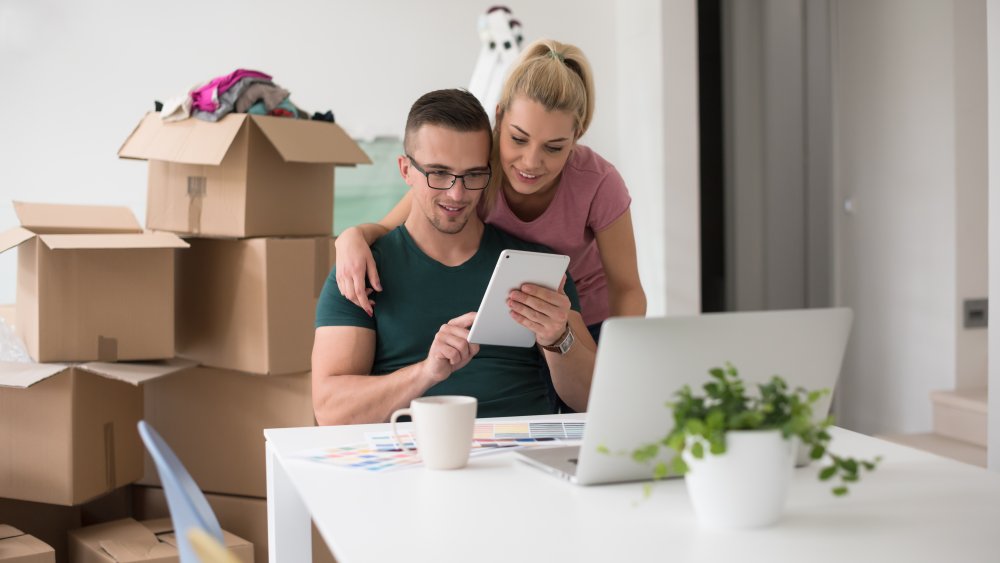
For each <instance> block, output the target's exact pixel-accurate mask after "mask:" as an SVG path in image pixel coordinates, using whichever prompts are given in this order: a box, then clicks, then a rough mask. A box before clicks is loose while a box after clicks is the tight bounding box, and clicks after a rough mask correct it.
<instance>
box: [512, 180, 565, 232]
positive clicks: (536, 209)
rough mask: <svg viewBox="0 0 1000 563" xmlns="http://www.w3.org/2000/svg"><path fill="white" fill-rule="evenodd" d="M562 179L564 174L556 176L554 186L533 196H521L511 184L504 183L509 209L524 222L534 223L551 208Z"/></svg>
mask: <svg viewBox="0 0 1000 563" xmlns="http://www.w3.org/2000/svg"><path fill="white" fill-rule="evenodd" d="M561 179H562V174H559V176H556V178H555V180H553V181H552V184H551V185H550V186H548V187H546V188H545V189H544V190H542V191H540V192H535V193H533V194H521V193H518V192H517V191H515V190H514V188H513V187H511V185H510V182H507V181H504V183H503V195H504V198H505V199H506V201H507V207H509V208H510V210H511V212H512V213H514V215H515V216H516V217H517V218H518V219H520V220H522V221H525V222H527V221H534V220H535V219H538V218H539V217H541V216H542V213H545V210H546V209H548V208H549V204H551V203H552V200H553V199H555V196H556V191H557V190H558V188H559V181H560V180H561Z"/></svg>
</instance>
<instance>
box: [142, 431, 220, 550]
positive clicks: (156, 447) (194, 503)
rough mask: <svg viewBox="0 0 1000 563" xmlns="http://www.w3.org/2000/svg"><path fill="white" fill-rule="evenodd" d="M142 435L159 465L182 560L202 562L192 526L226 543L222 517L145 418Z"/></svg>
mask: <svg viewBox="0 0 1000 563" xmlns="http://www.w3.org/2000/svg"><path fill="white" fill-rule="evenodd" d="M139 436H141V437H142V442H143V443H144V444H145V445H146V449H147V450H149V455H150V456H152V458H153V462H154V463H155V464H156V471H157V473H159V474H160V482H161V483H162V484H163V492H164V493H165V494H166V497H167V507H169V509H170V519H171V520H172V521H173V524H174V534H175V535H176V537H177V550H178V552H179V553H180V561H181V563H199V562H200V558H199V557H198V554H197V552H196V551H195V549H194V547H193V546H192V545H191V541H190V536H189V534H190V532H191V530H193V529H197V530H204V531H205V532H206V533H208V535H209V536H212V537H214V538H215V539H216V540H217V541H218V542H219V543H220V544H222V543H224V542H223V539H222V527H221V526H219V520H218V519H217V518H216V517H215V513H214V512H212V507H211V506H209V505H208V501H207V500H205V495H203V494H202V492H201V490H200V489H199V488H198V485H196V484H195V482H194V479H192V478H191V474H190V473H188V472H187V469H184V464H182V463H181V460H179V459H177V455H176V454H174V452H173V450H171V449H170V446H168V445H167V443H166V442H165V441H164V440H163V438H162V437H161V436H160V434H159V433H158V432H157V431H156V430H154V429H153V427H152V426H150V425H149V424H147V423H146V421H145V420H140V421H139Z"/></svg>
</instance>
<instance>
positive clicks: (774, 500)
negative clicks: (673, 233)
mask: <svg viewBox="0 0 1000 563" xmlns="http://www.w3.org/2000/svg"><path fill="white" fill-rule="evenodd" d="M797 446H798V439H791V440H785V439H784V438H782V436H781V431H779V430H736V431H730V432H728V433H727V434H726V453H724V454H722V455H712V454H711V453H709V452H708V444H705V456H704V457H703V458H702V459H700V460H699V459H695V458H694V457H693V456H692V455H691V454H690V452H689V451H688V450H689V448H688V449H685V451H684V461H685V462H687V464H688V467H689V469H690V471H689V472H688V474H687V475H686V476H685V477H684V479H685V481H686V483H687V489H688V495H690V497H691V504H692V505H693V506H694V511H695V514H696V515H697V516H698V521H699V522H700V523H701V524H702V525H703V526H705V527H708V528H721V529H741V528H760V527H763V526H769V525H771V524H773V523H774V522H776V521H777V520H778V518H780V517H781V512H782V510H783V509H784V506H785V499H786V497H787V496H788V485H789V484H790V482H791V478H792V470H793V469H794V467H795V454H796V451H797V449H798V447H797Z"/></svg>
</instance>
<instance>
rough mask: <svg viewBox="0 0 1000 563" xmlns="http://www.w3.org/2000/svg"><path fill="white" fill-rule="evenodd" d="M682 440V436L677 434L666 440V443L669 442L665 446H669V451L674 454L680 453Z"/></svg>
mask: <svg viewBox="0 0 1000 563" xmlns="http://www.w3.org/2000/svg"><path fill="white" fill-rule="evenodd" d="M684 440H685V438H684V434H682V433H680V432H678V433H675V434H672V435H671V436H670V437H669V438H667V441H668V442H669V443H668V444H667V445H668V446H670V449H672V450H674V451H675V452H681V451H684Z"/></svg>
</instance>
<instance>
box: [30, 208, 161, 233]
mask: <svg viewBox="0 0 1000 563" xmlns="http://www.w3.org/2000/svg"><path fill="white" fill-rule="evenodd" d="M14 213H16V214H17V218H18V220H20V221H21V226H22V227H24V228H25V229H29V230H31V231H32V232H34V233H35V234H45V233H141V232H142V227H141V226H139V221H138V220H136V218H135V215H134V214H133V213H132V210H131V209H129V208H128V207H123V206H111V205H63V204H57V203H26V202H23V201H15V202H14Z"/></svg>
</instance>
